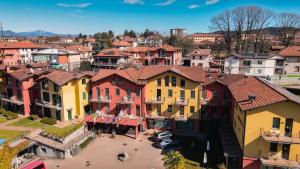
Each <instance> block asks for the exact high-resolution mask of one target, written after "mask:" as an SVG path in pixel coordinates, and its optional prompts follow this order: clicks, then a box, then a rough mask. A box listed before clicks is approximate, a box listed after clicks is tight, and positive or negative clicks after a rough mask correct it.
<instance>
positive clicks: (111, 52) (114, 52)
mask: <svg viewBox="0 0 300 169" xmlns="http://www.w3.org/2000/svg"><path fill="white" fill-rule="evenodd" d="M130 55H131V54H129V53H128V52H124V51H121V50H120V49H116V48H111V49H106V50H103V51H101V52H100V53H99V54H97V55H95V57H129V56H130Z"/></svg>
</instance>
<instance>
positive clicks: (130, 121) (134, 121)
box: [84, 115, 143, 127]
mask: <svg viewBox="0 0 300 169" xmlns="http://www.w3.org/2000/svg"><path fill="white" fill-rule="evenodd" d="M84 119H85V121H86V122H89V123H101V124H114V125H124V126H135V127H137V126H138V125H139V124H140V122H141V121H142V120H143V118H142V117H137V118H130V117H129V116H124V117H115V116H98V117H96V118H95V119H94V117H93V115H88V116H85V118H84Z"/></svg>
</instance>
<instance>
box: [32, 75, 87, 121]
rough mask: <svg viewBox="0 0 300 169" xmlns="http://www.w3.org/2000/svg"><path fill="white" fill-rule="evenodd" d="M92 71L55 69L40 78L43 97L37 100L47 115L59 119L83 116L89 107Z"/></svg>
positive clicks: (43, 112) (64, 119)
mask: <svg viewBox="0 0 300 169" xmlns="http://www.w3.org/2000/svg"><path fill="white" fill-rule="evenodd" d="M91 76H92V75H91V74H90V73H73V72H65V71H54V72H51V73H49V74H48V75H45V76H42V77H41V78H40V82H39V83H40V89H41V99H40V100H36V105H37V106H39V107H40V108H41V109H40V110H41V112H42V114H43V115H44V116H46V117H51V118H55V119H57V120H59V121H66V120H72V119H74V118H83V116H84V114H85V113H88V111H89V109H90V107H89V102H88V98H89V91H90V85H89V79H90V78H91Z"/></svg>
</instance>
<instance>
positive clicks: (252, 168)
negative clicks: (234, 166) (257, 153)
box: [243, 157, 260, 169]
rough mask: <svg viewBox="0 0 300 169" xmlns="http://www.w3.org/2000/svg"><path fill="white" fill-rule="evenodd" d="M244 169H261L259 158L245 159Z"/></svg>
mask: <svg viewBox="0 0 300 169" xmlns="http://www.w3.org/2000/svg"><path fill="white" fill-rule="evenodd" d="M243 169H260V161H259V159H257V158H247V157H244V158H243Z"/></svg>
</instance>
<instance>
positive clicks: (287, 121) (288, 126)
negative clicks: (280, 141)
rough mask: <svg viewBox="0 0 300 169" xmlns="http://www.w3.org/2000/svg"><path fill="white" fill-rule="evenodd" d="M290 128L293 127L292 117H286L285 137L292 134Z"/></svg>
mask: <svg viewBox="0 0 300 169" xmlns="http://www.w3.org/2000/svg"><path fill="white" fill-rule="evenodd" d="M292 129H293V119H286V120H285V129H284V130H285V133H284V135H285V136H287V137H291V136H292Z"/></svg>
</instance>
